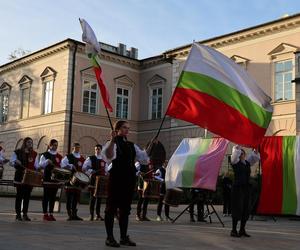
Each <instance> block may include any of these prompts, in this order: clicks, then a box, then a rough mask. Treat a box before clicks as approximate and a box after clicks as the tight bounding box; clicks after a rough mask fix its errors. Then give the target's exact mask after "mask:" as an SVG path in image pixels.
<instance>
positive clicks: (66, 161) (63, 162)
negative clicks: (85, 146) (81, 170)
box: [60, 152, 81, 170]
mask: <svg viewBox="0 0 300 250" xmlns="http://www.w3.org/2000/svg"><path fill="white" fill-rule="evenodd" d="M72 154H73V155H74V157H75V158H77V159H79V158H80V156H81V155H80V153H76V152H72ZM60 166H61V168H65V169H69V170H72V169H75V168H76V167H75V166H74V165H73V164H70V163H69V159H68V156H67V155H66V156H65V157H64V158H63V159H62V160H61V163H60Z"/></svg>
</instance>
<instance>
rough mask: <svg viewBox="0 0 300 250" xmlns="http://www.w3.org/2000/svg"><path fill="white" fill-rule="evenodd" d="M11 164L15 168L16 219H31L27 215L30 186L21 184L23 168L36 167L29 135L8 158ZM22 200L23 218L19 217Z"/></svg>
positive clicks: (35, 157)
mask: <svg viewBox="0 0 300 250" xmlns="http://www.w3.org/2000/svg"><path fill="white" fill-rule="evenodd" d="M10 163H11V165H12V166H13V167H14V168H15V170H16V172H15V178H14V185H15V187H16V189H17V195H16V202H15V210H16V220H17V221H22V220H23V221H31V219H30V218H29V217H28V215H27V213H28V206H29V200H30V196H31V191H32V186H29V185H23V184H22V179H23V175H24V171H25V169H30V170H34V169H38V168H39V163H38V157H37V152H35V151H34V150H33V141H32V139H31V138H30V137H26V138H25V139H24V140H23V143H22V146H21V148H19V149H17V150H15V151H14V152H13V154H12V156H11V159H10ZM22 202H23V211H22V212H23V219H22V217H21V206H22Z"/></svg>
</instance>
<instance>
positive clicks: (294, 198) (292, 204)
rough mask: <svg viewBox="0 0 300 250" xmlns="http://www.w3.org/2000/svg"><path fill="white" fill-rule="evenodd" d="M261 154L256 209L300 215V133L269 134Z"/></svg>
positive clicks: (263, 211) (259, 211)
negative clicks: (297, 134) (260, 178)
mask: <svg viewBox="0 0 300 250" xmlns="http://www.w3.org/2000/svg"><path fill="white" fill-rule="evenodd" d="M260 156H261V163H262V185H261V193H260V199H259V205H258V209H257V212H258V213H261V214H274V215H275V214H290V215H300V136H267V137H265V138H264V139H263V140H262V142H261V144H260Z"/></svg>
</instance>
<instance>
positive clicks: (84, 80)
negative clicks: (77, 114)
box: [81, 77, 99, 115]
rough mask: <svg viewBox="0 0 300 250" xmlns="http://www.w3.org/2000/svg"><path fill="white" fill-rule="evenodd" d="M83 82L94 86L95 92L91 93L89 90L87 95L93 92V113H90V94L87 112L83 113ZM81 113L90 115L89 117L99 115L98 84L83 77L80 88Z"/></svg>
mask: <svg viewBox="0 0 300 250" xmlns="http://www.w3.org/2000/svg"><path fill="white" fill-rule="evenodd" d="M85 82H89V83H90V85H92V84H96V90H95V91H91V88H89V93H91V92H95V93H96V107H95V108H96V109H95V113H91V112H90V96H91V95H90V94H89V106H88V109H89V111H88V112H86V111H83V98H84V91H85V89H84V83H85ZM81 89H82V90H81V112H83V113H85V114H90V115H98V114H99V87H98V83H97V80H96V79H94V78H89V77H84V78H83V79H82V88H81Z"/></svg>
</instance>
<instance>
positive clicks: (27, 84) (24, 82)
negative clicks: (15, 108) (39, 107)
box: [19, 75, 32, 119]
mask: <svg viewBox="0 0 300 250" xmlns="http://www.w3.org/2000/svg"><path fill="white" fill-rule="evenodd" d="M31 85H32V79H31V78H30V77H28V76H27V75H24V76H23V77H22V78H21V80H20V81H19V87H20V115H19V117H20V119H27V118H28V117H29V110H30V99H31ZM24 89H28V91H29V96H28V108H27V114H26V115H24V114H23V106H24V102H23V93H24V92H23V91H24Z"/></svg>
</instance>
